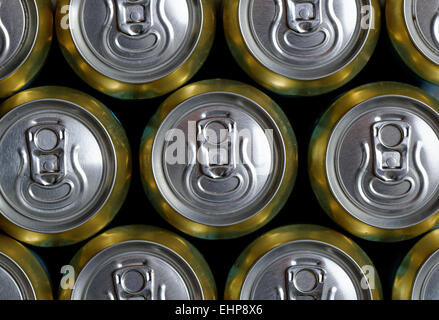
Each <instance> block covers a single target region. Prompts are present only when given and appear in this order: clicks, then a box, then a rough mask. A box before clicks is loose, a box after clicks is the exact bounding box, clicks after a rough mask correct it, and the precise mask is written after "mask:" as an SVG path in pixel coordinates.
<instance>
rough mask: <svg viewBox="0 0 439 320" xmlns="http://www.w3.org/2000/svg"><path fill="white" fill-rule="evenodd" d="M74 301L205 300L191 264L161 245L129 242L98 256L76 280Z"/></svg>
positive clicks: (104, 251)
mask: <svg viewBox="0 0 439 320" xmlns="http://www.w3.org/2000/svg"><path fill="white" fill-rule="evenodd" d="M71 298H72V299H73V300H107V299H111V300H189V299H190V300H201V299H203V291H202V288H201V285H200V283H199V280H198V278H197V276H196V274H195V272H194V271H193V270H192V268H191V267H190V266H189V264H188V263H187V262H186V261H185V260H184V259H183V258H182V257H181V256H179V255H178V254H177V253H175V252H174V251H172V250H171V249H169V248H167V247H165V246H162V245H160V244H158V243H153V242H148V241H125V242H120V243H118V244H115V245H112V246H110V247H108V248H106V249H104V250H102V251H101V252H99V253H98V254H96V255H95V256H94V257H93V258H92V259H91V260H90V261H89V262H87V264H86V265H85V267H84V268H83V269H82V270H81V272H80V273H79V275H78V277H77V278H76V282H75V285H74V287H73V291H72V295H71Z"/></svg>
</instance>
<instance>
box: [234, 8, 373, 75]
mask: <svg viewBox="0 0 439 320" xmlns="http://www.w3.org/2000/svg"><path fill="white" fill-rule="evenodd" d="M365 8H368V9H367V10H365ZM371 10H373V7H372V1H371V0H355V1H343V0H334V1H329V2H328V1H321V0H306V1H302V0H301V1H297V0H275V1H266V0H240V1H239V13H238V15H239V25H240V29H241V34H242V36H243V39H244V41H245V44H246V46H247V48H248V49H249V50H250V52H251V53H252V54H253V56H254V57H255V58H256V59H257V60H258V61H259V62H260V63H261V64H262V65H263V66H265V67H266V68H267V69H269V70H271V71H272V72H274V73H277V74H280V75H282V76H284V77H287V78H290V79H297V80H316V79H321V78H325V77H328V76H330V75H332V74H334V73H336V72H338V71H339V70H342V69H343V68H344V67H345V66H347V65H348V64H349V63H350V62H352V61H353V60H354V59H355V58H356V57H357V56H358V55H359V53H360V52H361V50H362V48H363V46H364V44H365V43H366V41H367V38H368V34H369V32H370V30H371V28H373V27H374V26H373V25H371V24H368V22H367V21H368V19H367V16H366V15H365V14H366V13H367V12H369V13H370V11H371Z"/></svg>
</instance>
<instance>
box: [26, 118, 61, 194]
mask: <svg viewBox="0 0 439 320" xmlns="http://www.w3.org/2000/svg"><path fill="white" fill-rule="evenodd" d="M26 138H27V139H26V140H27V146H28V151H29V156H30V170H31V177H32V179H33V180H34V181H35V182H36V183H38V184H40V185H43V186H51V185H56V184H58V183H59V182H61V181H62V180H63V179H64V177H65V175H66V173H65V152H64V150H65V128H64V127H63V126H61V125H58V124H42V125H37V126H34V127H32V128H30V129H29V130H27V133H26Z"/></svg>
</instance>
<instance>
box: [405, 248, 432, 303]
mask: <svg viewBox="0 0 439 320" xmlns="http://www.w3.org/2000/svg"><path fill="white" fill-rule="evenodd" d="M412 300H439V250H437V251H436V252H434V253H433V254H432V255H431V256H430V257H429V258H428V259H427V261H425V262H424V264H423V265H422V266H421V268H420V269H419V271H418V273H417V275H416V278H415V281H414V283H413V288H412Z"/></svg>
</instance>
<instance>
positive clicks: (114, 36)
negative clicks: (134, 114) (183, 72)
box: [69, 0, 203, 84]
mask: <svg viewBox="0 0 439 320" xmlns="http://www.w3.org/2000/svg"><path fill="white" fill-rule="evenodd" d="M69 24H70V26H69V27H70V32H71V35H72V38H73V41H74V43H75V45H76V48H77V49H78V51H79V53H80V54H81V56H82V57H83V59H84V60H85V61H86V62H87V63H88V64H89V65H90V66H91V67H92V68H94V69H95V70H97V71H98V72H99V73H101V74H103V75H105V76H106V77H108V78H111V79H114V80H117V81H120V82H125V83H134V84H140V83H149V82H152V81H155V80H158V79H161V78H164V77H165V76H167V75H169V74H171V73H172V72H173V71H175V70H177V69H178V68H179V67H180V66H181V65H182V64H183V63H184V62H185V61H186V60H187V59H188V58H189V57H190V55H191V53H192V52H193V50H194V49H195V47H196V46H197V43H198V41H199V37H200V33H201V31H202V26H203V7H202V0H187V1H174V0H163V1H158V0H135V1H133V0H101V1H95V0H71V1H70V9H69Z"/></svg>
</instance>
